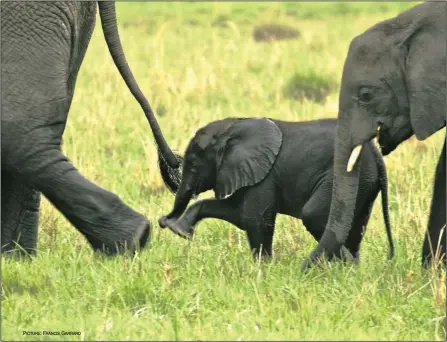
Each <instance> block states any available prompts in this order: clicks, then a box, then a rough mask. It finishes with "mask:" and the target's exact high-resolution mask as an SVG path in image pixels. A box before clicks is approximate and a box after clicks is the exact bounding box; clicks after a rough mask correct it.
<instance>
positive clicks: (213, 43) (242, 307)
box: [2, 2, 446, 340]
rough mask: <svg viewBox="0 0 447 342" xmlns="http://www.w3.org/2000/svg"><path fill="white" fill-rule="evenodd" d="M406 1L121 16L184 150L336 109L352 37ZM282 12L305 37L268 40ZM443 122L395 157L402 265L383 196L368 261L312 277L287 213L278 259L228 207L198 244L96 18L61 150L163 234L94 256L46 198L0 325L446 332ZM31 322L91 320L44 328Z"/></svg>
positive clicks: (211, 333)
mask: <svg viewBox="0 0 447 342" xmlns="http://www.w3.org/2000/svg"><path fill="white" fill-rule="evenodd" d="M412 6H414V3H403V2H400V3H336V2H332V3H311V2H303V3H172V4H168V3H129V4H126V3H119V4H118V5H117V13H118V16H119V17H118V21H119V26H120V33H121V38H122V40H123V45H124V48H125V52H126V55H127V59H128V61H129V64H130V66H131V68H132V70H133V71H134V74H135V75H136V76H137V80H138V82H139V84H140V86H141V88H142V89H143V91H144V93H145V94H146V96H147V97H148V99H149V101H150V102H151V104H152V106H153V108H154V109H156V113H157V116H158V119H159V123H160V125H161V126H162V129H163V132H164V134H165V136H166V138H167V140H168V142H169V144H170V146H171V147H173V148H174V149H175V150H177V151H179V152H181V153H183V151H184V148H185V147H186V145H187V143H188V141H189V139H190V138H191V137H192V135H193V133H194V132H195V131H196V130H197V129H198V128H199V127H200V126H202V125H205V124H206V123H208V122H210V121H213V120H216V119H221V118H224V117H239V116H250V117H251V116H267V117H272V118H277V119H284V120H293V121H299V120H309V119H318V118H325V117H336V116H337V108H338V104H337V101H338V89H339V85H340V77H341V72H342V67H343V63H344V59H345V56H346V53H347V50H348V46H349V43H350V41H351V39H352V38H353V37H354V36H356V35H357V34H360V33H361V32H363V31H364V30H366V29H367V28H368V27H370V26H371V25H373V24H375V23H376V22H378V21H380V20H383V19H386V18H389V17H392V16H394V15H396V14H397V13H399V12H400V11H403V10H404V9H407V8H409V7H412ZM98 20H99V18H98ZM271 24H275V25H285V26H286V27H288V28H289V31H288V32H289V36H295V37H291V39H288V40H281V41H266V42H263V41H256V40H255V39H254V31H255V30H256V29H257V27H259V26H263V25H271ZM292 29H293V30H295V31H292ZM283 30H284V29H283ZM277 31H281V30H280V29H278V30H277ZM257 32H259V31H257ZM290 32H295V33H294V34H290ZM297 32H298V33H297ZM258 36H259V34H258ZM261 36H262V35H261ZM444 134H445V130H443V131H442V132H438V133H437V134H435V135H434V136H432V137H430V138H429V139H427V140H426V141H423V142H419V141H417V140H416V139H414V138H412V139H410V140H409V141H407V142H405V143H403V144H402V145H401V146H400V147H399V148H398V149H397V150H396V151H394V152H393V153H392V155H390V156H387V157H386V158H385V161H386V164H387V167H388V175H389V194H390V213H391V223H392V227H393V234H394V239H395V243H396V257H395V259H394V260H393V261H392V262H386V256H387V250H388V245H387V241H386V234H385V229H384V224H383V219H382V213H381V206H380V197H379V198H378V199H377V201H376V203H375V205H374V211H373V214H372V218H371V221H370V223H369V226H368V230H367V233H366V236H365V238H364V243H363V245H362V262H361V264H360V265H359V266H355V267H350V266H343V265H341V264H339V263H335V264H331V265H328V266H327V267H325V268H323V269H314V270H312V271H311V272H310V273H309V274H306V275H304V274H301V273H300V271H299V270H300V266H301V263H302V262H303V260H304V259H305V258H306V256H307V255H308V254H309V253H310V252H311V250H312V249H313V248H314V247H315V246H316V243H315V241H314V240H313V239H312V238H311V236H310V235H309V234H308V233H307V232H306V231H305V228H304V227H303V226H302V224H301V222H300V221H299V220H296V219H292V218H289V217H286V216H279V217H278V219H277V225H276V235H275V241H274V253H275V257H274V261H273V262H272V263H266V264H255V263H254V262H252V259H251V257H250V254H249V250H248V242H247V240H246V238H245V235H244V233H243V232H241V231H239V230H238V229H237V228H235V227H233V226H231V225H230V224H227V223H225V222H222V221H218V220H207V221H204V222H201V223H200V224H199V226H198V230H197V234H196V239H195V241H194V242H188V241H185V240H182V239H181V238H179V237H177V236H175V235H174V234H172V233H171V232H170V231H168V230H161V229H159V228H158V225H157V219H158V217H159V216H160V215H162V214H166V213H167V212H168V211H169V210H170V209H171V206H172V204H173V199H174V198H173V195H172V194H170V193H169V192H167V191H166V190H165V187H164V185H163V183H162V180H161V177H160V175H159V173H158V169H157V160H156V153H155V151H156V150H155V145H154V143H153V139H152V134H151V132H150V129H149V126H148V124H147V122H146V119H145V118H144V115H143V113H142V111H141V109H140V107H139V106H138V104H137V103H136V101H135V100H134V99H133V97H132V96H131V94H130V92H129V91H128V89H127V88H126V86H125V84H124V82H123V80H122V79H121V77H120V75H119V73H118V72H117V70H116V68H115V66H114V65H113V62H112V59H111V57H110V55H109V53H108V50H107V47H106V44H105V41H104V38H103V33H102V29H101V27H100V25H99V21H98V23H97V27H96V29H95V31H94V34H93V38H92V41H91V44H90V47H89V49H88V51H87V55H86V57H85V61H84V64H83V66H82V69H81V72H80V75H79V78H78V83H77V88H76V92H75V98H74V101H73V105H72V108H71V111H70V116H69V120H68V124H67V129H66V132H65V135H64V145H63V149H64V151H65V152H66V154H67V155H68V156H69V158H70V159H71V160H72V162H73V163H74V165H75V166H76V167H77V168H78V169H79V170H81V172H82V173H83V174H84V175H86V176H87V177H88V178H89V179H91V180H93V181H95V182H96V183H97V184H100V185H101V186H103V187H104V188H106V189H108V190H111V191H113V192H115V193H117V194H118V195H119V196H120V197H121V198H122V199H123V200H124V201H125V202H126V203H128V204H129V205H131V206H132V207H133V208H135V209H136V210H138V211H139V212H141V213H144V214H145V215H146V216H147V217H148V218H149V219H150V220H151V222H152V223H153V225H154V233H153V238H152V242H151V244H150V247H149V248H147V249H145V250H144V251H143V252H142V253H141V254H139V255H138V256H137V257H135V258H134V259H126V258H120V257H117V258H113V259H107V260H106V259H104V258H99V257H95V256H93V254H92V252H91V250H90V248H89V246H88V245H87V244H86V242H85V240H84V238H83V237H82V236H81V235H80V234H79V233H78V232H77V231H76V230H75V229H74V228H73V227H72V226H70V224H69V223H68V222H67V221H66V220H65V218H64V217H63V216H62V215H61V214H60V213H59V212H57V211H56V210H55V209H54V208H53V207H52V206H51V205H50V204H49V203H48V202H47V201H46V200H44V201H43V204H42V210H41V221H40V237H39V253H38V256H37V257H36V259H35V260H34V261H33V262H32V263H31V264H29V263H15V262H10V261H6V260H4V259H2V318H3V319H2V339H3V340H33V339H41V340H69V339H72V340H198V339H200V340H213V339H214V340H216V339H219V340H256V339H257V340H317V339H318V340H445V338H446V332H445V320H446V313H445V291H446V287H445V272H442V273H441V274H439V273H438V274H437V273H435V272H433V271H427V272H423V271H422V270H421V268H420V254H421V247H422V241H423V234H424V231H425V227H426V222H427V218H428V214H429V204H430V198H431V185H432V178H433V170H434V167H435V165H436V161H437V158H438V155H439V153H440V150H441V146H442V140H443V136H444ZM303 162H304V161H303ZM209 196H211V193H206V194H204V195H203V196H201V197H209ZM23 330H27V331H42V330H47V331H80V332H81V335H80V336H72V337H70V336H40V337H32V336H23Z"/></svg>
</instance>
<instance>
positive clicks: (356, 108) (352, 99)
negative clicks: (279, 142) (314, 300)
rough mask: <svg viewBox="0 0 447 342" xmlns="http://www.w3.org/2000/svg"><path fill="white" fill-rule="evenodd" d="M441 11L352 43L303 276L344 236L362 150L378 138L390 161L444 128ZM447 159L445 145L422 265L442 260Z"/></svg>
mask: <svg viewBox="0 0 447 342" xmlns="http://www.w3.org/2000/svg"><path fill="white" fill-rule="evenodd" d="M446 12H447V3H446V2H425V3H423V4H420V5H417V6H415V7H413V8H411V9H410V10H408V11H405V12H403V13H401V14H399V15H398V16H396V17H394V18H391V19H388V20H385V21H382V22H380V23H378V24H376V25H374V26H373V27H371V28H370V29H368V30H367V31H365V32H364V33H362V34H360V35H359V36H357V37H355V38H354V39H353V40H352V42H351V45H350V46H349V51H348V55H347V57H346V61H345V64H344V67H343V74H342V80H341V88H340V94H339V112H338V120H339V125H338V129H337V134H336V139H335V152H334V153H335V156H334V187H333V194H332V203H331V209H330V215H329V220H328V223H327V227H326V229H325V231H324V234H323V236H322V238H321V240H320V242H319V244H318V246H317V247H316V249H315V250H314V251H313V252H312V253H311V255H310V257H309V258H308V259H307V260H306V261H305V263H304V264H303V270H306V269H307V268H308V267H309V266H310V265H311V264H313V262H314V261H316V260H317V259H319V258H320V257H321V256H323V255H324V256H326V257H327V258H329V259H330V258H331V257H333V256H334V255H335V254H336V253H337V252H338V250H339V248H340V246H341V245H343V244H344V243H345V241H346V239H348V237H349V232H350V230H351V229H352V222H353V220H354V219H355V216H354V213H355V208H356V203H357V201H358V193H359V191H360V188H361V181H359V174H360V169H361V164H362V160H361V159H359V161H358V162H356V156H358V155H361V154H362V153H363V152H361V148H362V146H363V149H364V147H365V144H367V143H368V142H369V141H370V140H371V139H372V138H374V137H376V136H378V140H379V144H380V146H381V149H382V153H383V154H384V155H387V154H389V153H391V152H392V151H393V150H394V149H396V147H397V146H398V145H399V144H401V143H402V142H403V141H405V140H407V139H408V138H410V137H411V136H412V135H415V136H416V138H417V139H418V140H424V139H426V138H428V137H429V136H431V135H433V134H434V133H435V132H437V131H439V130H440V129H442V128H443V127H445V123H446V116H445V115H446V99H445V98H446V25H447V22H446ZM359 152H360V153H359ZM445 154H446V145H445V141H444V146H443V148H442V152H441V156H440V157H439V161H438V165H437V167H436V174H435V180H434V186H433V197H432V201H431V209H430V217H429V220H428V229H427V234H426V236H425V241H424V246H423V251H422V262H423V265H425V266H428V265H430V264H433V261H434V260H435V258H434V257H435V256H437V257H439V259H438V258H436V259H438V260H445V251H446V247H445V246H446V241H445V239H446V233H445V225H446V183H445V182H446V171H445V169H446V159H445V158H446V155H445ZM427 185H428V181H427ZM442 264H444V265H445V263H441V265H442Z"/></svg>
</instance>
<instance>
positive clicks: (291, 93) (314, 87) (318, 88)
mask: <svg viewBox="0 0 447 342" xmlns="http://www.w3.org/2000/svg"><path fill="white" fill-rule="evenodd" d="M334 88H335V82H333V81H332V80H330V79H328V78H325V77H324V76H320V75H317V74H308V75H300V74H295V75H293V76H292V78H291V79H290V80H289V81H288V82H287V84H286V86H285V88H284V96H285V97H287V98H290V99H293V100H297V101H302V100H304V99H308V100H311V101H315V102H318V103H322V102H324V101H325V99H326V97H327V95H328V94H329V93H330V92H331V91H332V90H333V89H334Z"/></svg>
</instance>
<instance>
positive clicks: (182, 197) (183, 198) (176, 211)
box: [158, 182, 194, 228]
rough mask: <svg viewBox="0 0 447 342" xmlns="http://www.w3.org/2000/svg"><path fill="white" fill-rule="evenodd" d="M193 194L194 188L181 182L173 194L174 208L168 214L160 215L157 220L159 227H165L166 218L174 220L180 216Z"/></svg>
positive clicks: (166, 223)
mask: <svg viewBox="0 0 447 342" xmlns="http://www.w3.org/2000/svg"><path fill="white" fill-rule="evenodd" d="M193 194H194V189H192V188H189V187H188V186H187V185H185V184H184V182H182V184H181V185H180V189H179V191H178V192H177V194H176V195H175V201H174V208H173V209H172V211H171V212H170V213H169V214H168V215H166V216H162V217H160V219H159V220H158V223H159V225H160V227H161V228H166V226H167V225H168V220H169V221H176V220H178V219H179V218H180V216H182V214H183V213H184V211H185V210H186V207H187V206H188V203H189V201H190V200H191V198H192V196H193Z"/></svg>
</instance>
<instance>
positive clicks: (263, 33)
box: [253, 24, 300, 42]
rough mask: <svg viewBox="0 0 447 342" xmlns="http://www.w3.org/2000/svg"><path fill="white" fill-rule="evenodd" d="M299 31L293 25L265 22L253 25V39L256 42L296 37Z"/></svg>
mask: <svg viewBox="0 0 447 342" xmlns="http://www.w3.org/2000/svg"><path fill="white" fill-rule="evenodd" d="M299 36H300V32H299V31H298V30H297V29H294V28H293V27H290V26H286V25H278V24H267V25H261V26H257V27H255V29H254V31H253V39H254V40H255V41H256V42H271V41H274V40H285V39H297V38H298V37H299Z"/></svg>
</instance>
